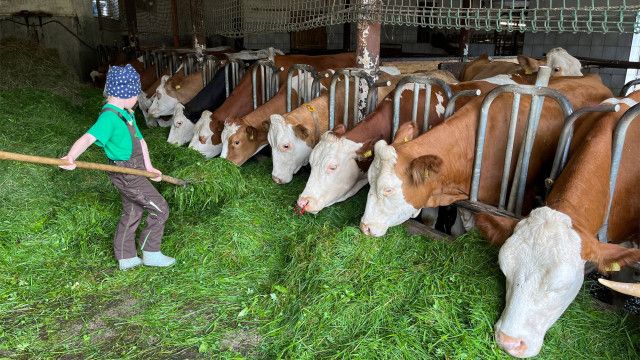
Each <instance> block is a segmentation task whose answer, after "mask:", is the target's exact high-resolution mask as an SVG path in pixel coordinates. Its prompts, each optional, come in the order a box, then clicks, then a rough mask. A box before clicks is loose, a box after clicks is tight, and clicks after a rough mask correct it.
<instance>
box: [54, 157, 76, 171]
mask: <svg viewBox="0 0 640 360" xmlns="http://www.w3.org/2000/svg"><path fill="white" fill-rule="evenodd" d="M60 159H61V160H66V161H67V162H68V163H69V164H70V165H58V166H59V167H61V168H63V169H65V170H73V169H75V168H76V163H75V161H73V160H71V159H69V155H67V156H65V157H61V158H60Z"/></svg>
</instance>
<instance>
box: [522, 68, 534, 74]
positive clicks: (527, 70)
mask: <svg viewBox="0 0 640 360" xmlns="http://www.w3.org/2000/svg"><path fill="white" fill-rule="evenodd" d="M524 74H525V75H531V74H533V71H531V69H524Z"/></svg>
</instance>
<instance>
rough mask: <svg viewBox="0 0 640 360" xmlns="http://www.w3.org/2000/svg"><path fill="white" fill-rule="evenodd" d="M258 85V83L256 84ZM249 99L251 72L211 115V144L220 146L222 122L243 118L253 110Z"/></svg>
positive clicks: (246, 74)
mask: <svg viewBox="0 0 640 360" xmlns="http://www.w3.org/2000/svg"><path fill="white" fill-rule="evenodd" d="M258 84H259V82H258ZM250 99H251V72H250V71H247V72H246V73H245V74H244V76H243V77H242V79H241V80H240V83H238V86H236V87H235V89H233V91H232V92H231V94H230V95H229V97H228V98H227V100H225V101H224V102H223V103H222V105H220V107H218V108H217V109H216V110H215V111H214V112H213V113H212V114H211V122H210V123H209V128H210V129H211V132H212V133H213V135H212V136H211V143H212V144H213V145H220V144H221V143H222V138H221V135H222V130H221V128H222V127H223V126H224V122H225V121H226V120H227V119H229V118H232V117H243V116H245V115H247V114H249V113H250V112H251V111H252V110H253V103H252V101H251V100H250Z"/></svg>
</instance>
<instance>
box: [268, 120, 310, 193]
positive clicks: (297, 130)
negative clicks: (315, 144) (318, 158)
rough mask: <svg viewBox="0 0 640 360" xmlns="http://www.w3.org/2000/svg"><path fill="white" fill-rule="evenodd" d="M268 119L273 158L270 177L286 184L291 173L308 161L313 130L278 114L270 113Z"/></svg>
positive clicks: (291, 176)
mask: <svg viewBox="0 0 640 360" xmlns="http://www.w3.org/2000/svg"><path fill="white" fill-rule="evenodd" d="M270 120H271V121H270V125H269V126H268V129H269V130H268V134H267V139H268V141H269V145H271V154H272V158H273V171H272V172H271V177H272V178H273V181H275V182H276V183H278V184H286V183H288V182H290V181H291V179H292V178H293V174H295V173H297V172H298V170H300V168H301V167H303V166H304V165H307V164H308V163H309V155H310V154H311V150H312V148H311V146H309V142H311V141H310V140H311V137H312V136H313V135H312V131H313V130H312V129H308V128H307V127H306V126H304V125H303V124H297V125H293V124H289V123H287V121H286V120H285V118H284V117H283V116H282V115H278V114H273V115H271V117H270Z"/></svg>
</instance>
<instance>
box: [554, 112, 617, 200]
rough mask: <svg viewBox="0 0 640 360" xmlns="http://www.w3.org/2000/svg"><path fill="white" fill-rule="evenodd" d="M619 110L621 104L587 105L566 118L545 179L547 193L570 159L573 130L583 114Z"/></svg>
mask: <svg viewBox="0 0 640 360" xmlns="http://www.w3.org/2000/svg"><path fill="white" fill-rule="evenodd" d="M618 111H620V104H599V105H596V106H587V107H583V108H580V109H578V110H576V111H574V112H573V114H571V116H569V117H568V118H567V119H566V120H565V122H564V127H563V128H562V132H561V133H560V139H559V140H558V146H557V147H556V154H555V156H554V158H553V167H552V168H551V173H550V175H549V177H548V178H546V179H545V187H546V189H547V194H548V193H549V192H550V191H551V187H552V186H553V183H554V182H555V181H556V179H557V178H558V176H560V172H562V170H563V169H564V167H565V166H566V165H567V161H568V159H569V146H570V145H571V140H572V138H573V130H574V128H575V123H576V121H578V119H580V118H582V116H583V115H586V114H590V113H596V112H618Z"/></svg>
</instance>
